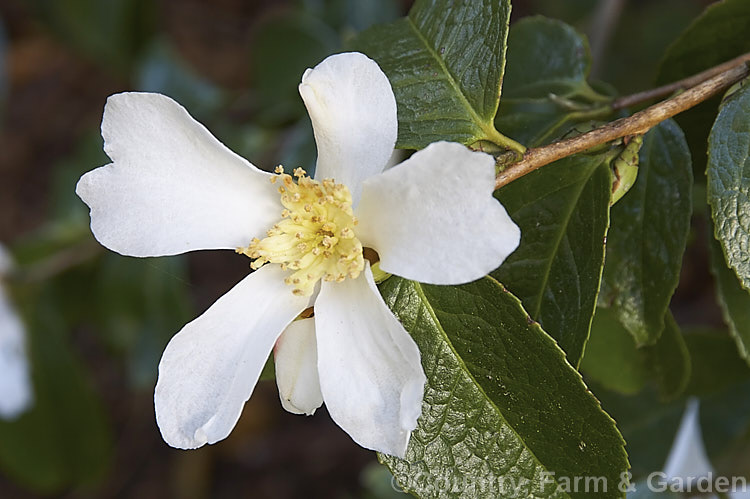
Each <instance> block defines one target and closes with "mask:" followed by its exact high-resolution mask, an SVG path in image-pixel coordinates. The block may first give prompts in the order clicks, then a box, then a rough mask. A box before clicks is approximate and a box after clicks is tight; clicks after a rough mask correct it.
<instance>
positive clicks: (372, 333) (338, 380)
mask: <svg viewBox="0 0 750 499" xmlns="http://www.w3.org/2000/svg"><path fill="white" fill-rule="evenodd" d="M315 333H316V336H317V338H318V373H319V375H320V388H321V391H322V392H323V400H324V401H325V404H326V407H327V408H328V412H329V413H330V414H331V417H332V418H333V420H334V421H335V422H336V424H338V425H339V426H340V427H341V428H343V429H344V431H346V432H347V433H348V434H349V435H350V436H351V437H352V438H353V439H354V441H355V442H357V443H358V444H359V445H361V446H363V447H366V448H368V449H372V450H376V451H378V452H384V453H386V454H391V455H394V456H399V457H403V456H404V454H405V453H406V446H407V444H408V443H409V436H410V435H411V432H412V430H414V428H416V426H417V418H419V415H420V414H421V412H422V397H423V395H424V384H425V381H426V378H425V375H424V371H423V370H422V364H421V363H420V354H419V349H418V348H417V345H416V343H414V340H413V339H412V338H411V336H409V333H407V332H406V330H405V329H404V327H403V326H402V325H401V323H400V322H399V321H398V319H396V317H395V316H394V315H393V313H392V312H391V311H390V310H389V309H388V307H387V306H386V304H385V302H383V298H382V297H381V296H380V293H379V292H378V289H377V288H376V287H375V282H374V281H373V278H372V272H371V271H370V267H369V265H368V266H367V267H366V268H365V271H364V272H363V273H362V275H360V276H359V277H358V278H357V279H346V280H345V281H343V282H340V283H330V282H324V283H323V285H322V287H321V290H320V295H319V296H318V299H317V301H316V302H315Z"/></svg>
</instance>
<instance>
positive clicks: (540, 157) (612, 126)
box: [495, 61, 750, 189]
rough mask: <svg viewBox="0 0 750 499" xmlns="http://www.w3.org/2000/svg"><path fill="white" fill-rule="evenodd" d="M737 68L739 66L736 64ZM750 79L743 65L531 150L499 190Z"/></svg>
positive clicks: (502, 176)
mask: <svg viewBox="0 0 750 499" xmlns="http://www.w3.org/2000/svg"><path fill="white" fill-rule="evenodd" d="M735 64H736V63H735ZM748 75H750V68H749V67H748V65H747V64H746V63H745V62H744V61H742V63H741V64H740V65H736V66H734V67H732V68H730V69H725V70H724V72H722V73H720V74H718V75H716V76H713V77H711V78H709V79H708V80H705V81H703V82H702V83H699V84H698V85H696V86H694V87H692V88H690V89H688V90H686V91H684V92H683V93H681V94H679V95H676V96H675V97H672V98H671V99H667V100H665V101H663V102H659V103H658V104H654V105H653V106H651V107H648V108H646V109H644V110H643V111H640V112H637V113H635V114H634V115H632V116H628V117H627V118H620V119H619V120H616V121H613V122H611V123H608V124H606V125H604V126H602V127H600V128H596V129H594V130H592V131H590V132H587V133H584V134H582V135H578V136H576V137H571V138H569V139H565V140H561V141H560V142H554V143H552V144H549V145H546V146H543V147H537V148H533V149H528V150H527V151H526V154H524V155H523V158H522V159H521V160H520V161H519V162H517V163H514V164H512V165H510V166H508V167H507V168H506V169H505V170H503V171H502V172H500V173H499V174H498V175H497V177H496V178H495V189H499V188H500V187H502V186H504V185H506V184H508V183H510V182H512V181H514V180H516V179H518V178H520V177H522V176H524V175H526V174H527V173H530V172H532V171H534V170H536V169H537V168H540V167H542V166H544V165H546V164H549V163H552V162H554V161H557V160H558V159H561V158H564V157H567V156H570V155H571V154H575V153H577V152H581V151H585V150H586V149H589V148H591V147H594V146H596V145H599V144H603V143H605V142H610V141H612V140H615V139H619V138H620V137H625V136H627V135H637V134H642V133H646V132H647V131H648V130H649V129H651V128H652V127H654V126H656V125H658V124H659V123H661V122H662V121H664V120H666V119H667V118H671V117H672V116H674V115H676V114H678V113H681V112H682V111H685V110H687V109H690V108H691V107H693V106H695V105H697V104H700V103H701V102H703V101H704V100H706V99H708V98H709V97H712V96H713V95H716V94H717V93H719V92H721V91H722V90H725V89H727V88H729V87H730V86H732V85H734V84H735V83H737V82H738V81H740V80H742V79H743V78H745V77H747V76H748Z"/></svg>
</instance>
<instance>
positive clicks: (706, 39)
mask: <svg viewBox="0 0 750 499" xmlns="http://www.w3.org/2000/svg"><path fill="white" fill-rule="evenodd" d="M749 32H750V2H748V1H747V0H722V1H719V2H715V3H713V4H712V5H709V6H708V7H707V8H706V10H705V11H704V12H703V14H701V16H700V17H698V18H697V19H696V20H695V21H694V22H693V23H692V24H691V25H690V26H689V27H688V28H687V29H685V31H683V32H682V34H681V35H680V36H679V37H678V38H677V39H676V40H675V41H674V42H673V43H672V44H671V45H670V47H669V48H668V49H667V52H666V54H665V56H664V59H663V60H662V63H661V67H660V68H659V73H658V77H657V79H656V83H657V85H663V84H666V83H671V82H673V81H677V80H680V79H682V78H686V77H688V76H691V75H694V74H696V73H699V72H701V71H703V70H705V69H708V68H710V67H712V66H715V65H717V64H721V63H722V62H724V61H728V60H730V59H732V58H734V57H736V56H739V55H741V54H744V53H746V52H750V36H748V35H747V34H748V33H749ZM718 104H719V98H718V97H717V98H713V99H710V100H709V101H706V102H704V103H703V104H700V105H698V106H696V107H694V108H693V109H691V110H689V111H688V112H686V113H683V114H681V115H679V116H678V117H677V121H678V122H679V124H680V126H681V127H682V129H683V130H684V131H685V134H686V135H687V138H688V143H689V144H690V151H691V153H692V154H693V158H694V161H695V166H696V167H697V168H696V170H695V172H696V175H697V174H699V173H702V171H703V166H704V159H705V158H706V137H708V133H709V131H710V129H711V123H712V122H713V120H714V118H715V116H716V108H717V106H718Z"/></svg>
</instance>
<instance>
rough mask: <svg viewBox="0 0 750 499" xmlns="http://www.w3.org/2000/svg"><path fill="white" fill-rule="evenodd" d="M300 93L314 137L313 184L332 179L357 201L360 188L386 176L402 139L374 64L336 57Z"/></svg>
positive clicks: (309, 76) (387, 88) (310, 74)
mask: <svg viewBox="0 0 750 499" xmlns="http://www.w3.org/2000/svg"><path fill="white" fill-rule="evenodd" d="M299 93H300V95H301V96H302V100H304V101H305V106H306V107H307V111H308V113H310V119H311V120H312V124H313V129H314V131H315V142H316V143H317V146H318V162H317V165H316V167H315V178H317V179H323V178H333V179H335V180H336V182H339V183H343V184H345V185H346V186H347V187H348V188H349V190H350V191H351V193H352V198H353V199H354V200H355V201H354V202H355V204H356V200H357V199H359V192H360V190H361V187H360V185H361V183H362V181H363V180H364V179H366V178H367V177H369V176H371V175H375V174H376V173H379V172H381V171H382V170H383V168H384V167H385V165H386V163H387V162H388V158H390V156H391V153H392V152H393V146H394V145H395V144H396V135H397V133H398V121H397V119H396V98H395V97H394V96H393V90H392V89H391V84H390V83H389V82H388V78H387V77H386V76H385V74H384V73H383V71H381V70H380V67H379V66H378V65H377V63H376V62H375V61H373V60H372V59H369V58H368V57H367V56H365V55H363V54H360V53H358V52H349V53H345V54H337V55H332V56H330V57H328V58H326V59H325V60H323V62H321V63H320V64H318V65H317V66H315V69H308V70H307V71H306V72H305V74H304V76H302V83H301V84H300V86H299Z"/></svg>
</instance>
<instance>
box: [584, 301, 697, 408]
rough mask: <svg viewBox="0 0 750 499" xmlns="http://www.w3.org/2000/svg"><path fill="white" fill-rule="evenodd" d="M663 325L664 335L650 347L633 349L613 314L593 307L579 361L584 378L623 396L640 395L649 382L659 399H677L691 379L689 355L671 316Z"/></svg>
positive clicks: (631, 343) (632, 344)
mask: <svg viewBox="0 0 750 499" xmlns="http://www.w3.org/2000/svg"><path fill="white" fill-rule="evenodd" d="M666 323H667V326H666V327H665V329H664V333H663V334H662V335H661V336H660V337H659V340H658V341H657V342H656V343H655V344H654V345H649V346H644V347H640V348H637V347H636V345H635V341H633V337H632V335H631V334H630V333H629V332H628V331H627V330H626V329H625V328H624V327H623V326H622V324H621V323H620V322H619V321H618V319H617V314H616V313H615V311H614V310H612V309H609V308H597V309H596V314H595V315H594V322H593V324H592V326H591V338H590V339H589V342H588V344H587V345H586V354H585V355H584V357H583V360H582V361H581V370H582V371H583V373H584V374H585V375H586V379H591V380H594V381H596V382H597V383H599V384H601V385H602V386H604V387H605V388H607V389H608V390H613V391H616V392H619V393H622V394H625V395H634V394H636V393H638V392H640V391H641V389H642V388H643V387H644V385H645V384H646V383H647V382H648V381H650V380H653V381H654V385H653V386H654V387H655V388H657V389H658V391H659V394H660V396H661V398H662V400H664V401H668V400H674V399H675V398H677V397H678V396H680V395H681V394H682V393H683V392H684V391H685V388H686V387H687V385H688V382H689V381H690V379H691V377H690V373H691V364H690V354H689V352H688V348H687V346H686V345H685V340H684V339H683V337H682V333H681V332H680V329H679V327H678V326H677V324H676V323H675V322H674V319H673V318H672V316H671V314H668V315H667V321H666Z"/></svg>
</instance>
